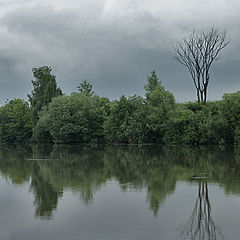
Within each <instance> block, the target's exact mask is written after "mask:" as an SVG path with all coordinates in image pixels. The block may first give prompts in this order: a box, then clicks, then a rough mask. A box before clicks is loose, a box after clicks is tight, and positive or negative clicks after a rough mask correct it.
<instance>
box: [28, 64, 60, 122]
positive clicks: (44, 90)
mask: <svg viewBox="0 0 240 240" xmlns="http://www.w3.org/2000/svg"><path fill="white" fill-rule="evenodd" d="M51 71H52V68H51V67H48V66H43V67H39V68H33V70H32V72H33V76H34V80H32V84H33V90H32V93H31V95H28V98H29V102H30V104H31V109H32V120H33V125H34V126H35V125H36V123H37V121H38V119H39V116H38V114H39V112H40V111H41V110H42V108H43V107H44V106H47V105H48V104H49V103H50V102H51V101H52V99H53V98H54V97H57V96H59V95H62V91H61V89H60V88H58V87H57V83H56V77H55V76H54V75H52V74H51Z"/></svg>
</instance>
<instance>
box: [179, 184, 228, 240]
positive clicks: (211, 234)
mask: <svg viewBox="0 0 240 240" xmlns="http://www.w3.org/2000/svg"><path fill="white" fill-rule="evenodd" d="M180 239H184V240H188V239H189V240H198V239H199V240H220V239H224V238H223V235H222V234H221V232H220V231H219V229H217V227H216V226H215V223H214V221H213V218H212V216H211V204H210V201H209V197H208V184H207V182H204V181H200V182H199V188H198V198H197V201H196V203H195V206H194V209H193V212H192V215H191V217H190V219H189V221H188V223H187V225H186V227H185V228H184V229H183V231H182V232H181V235H180Z"/></svg>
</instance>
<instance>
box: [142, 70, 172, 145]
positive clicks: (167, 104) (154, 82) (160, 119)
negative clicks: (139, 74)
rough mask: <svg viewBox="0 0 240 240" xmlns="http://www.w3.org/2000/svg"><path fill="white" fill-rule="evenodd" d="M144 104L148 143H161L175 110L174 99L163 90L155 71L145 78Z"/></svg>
mask: <svg viewBox="0 0 240 240" xmlns="http://www.w3.org/2000/svg"><path fill="white" fill-rule="evenodd" d="M147 81H148V83H147V85H146V86H145V90H146V94H145V95H146V104H147V108H148V114H147V115H146V118H147V130H148V131H147V132H148V133H147V134H148V136H147V139H148V142H152V143H162V138H163V136H164V131H165V125H166V123H167V121H168V119H169V118H170V116H171V114H172V112H173V111H174V110H175V98H174V96H173V94H172V93H170V92H169V91H167V90H165V88H164V86H162V84H161V82H160V81H159V79H158V77H157V75H156V73H155V71H153V72H152V73H151V76H149V77H148V78H147Z"/></svg>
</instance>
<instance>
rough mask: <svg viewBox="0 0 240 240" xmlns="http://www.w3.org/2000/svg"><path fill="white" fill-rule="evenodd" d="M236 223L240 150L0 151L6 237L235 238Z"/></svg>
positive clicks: (0, 227)
mask: <svg viewBox="0 0 240 240" xmlns="http://www.w3.org/2000/svg"><path fill="white" fill-rule="evenodd" d="M239 222H240V149H238V148H235V149H233V148H224V149H221V148H219V147H201V148H189V147H188V148H187V147H181V148H180V147H178V148H176V147H164V148H161V147H156V146H114V147H103V146H99V147H87V146H61V145H60V146H59V145H58V146H32V147H31V148H24V149H23V148H14V149H2V150H1V151H0V239H3V240H5V239H6V240H9V239H18V240H21V239H24V240H28V239H31V240H32V239H35V240H38V239H39V240H40V239H41V240H42V239H51V240H54V239H58V240H61V239H63V240H66V239H68V240H75V239H83V240H93V239H98V240H120V239H121V240H122V239H129V240H135V239H136V240H141V239H142V240H143V239H144V240H145V239H149V240H151V239H154V240H155V239H163V240H172V239H201V240H202V239H214V240H217V239H229V240H235V239H236V240H237V239H239V236H240V228H239Z"/></svg>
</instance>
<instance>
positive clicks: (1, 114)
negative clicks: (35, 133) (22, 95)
mask: <svg viewBox="0 0 240 240" xmlns="http://www.w3.org/2000/svg"><path fill="white" fill-rule="evenodd" d="M31 135H32V122H31V111H30V108H29V106H28V103H27V102H25V101H23V100H22V99H14V100H11V101H10V102H8V103H6V104H5V105H4V106H2V107H1V108H0V142H1V144H22V143H25V142H28V141H29V139H30V138H31Z"/></svg>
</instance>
